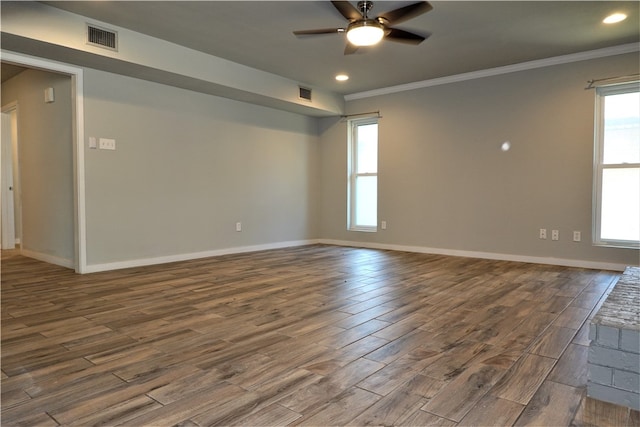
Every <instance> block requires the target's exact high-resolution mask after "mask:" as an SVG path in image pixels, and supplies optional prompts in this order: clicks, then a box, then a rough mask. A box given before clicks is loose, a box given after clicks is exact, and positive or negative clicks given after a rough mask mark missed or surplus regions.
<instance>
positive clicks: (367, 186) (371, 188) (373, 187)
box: [347, 118, 378, 231]
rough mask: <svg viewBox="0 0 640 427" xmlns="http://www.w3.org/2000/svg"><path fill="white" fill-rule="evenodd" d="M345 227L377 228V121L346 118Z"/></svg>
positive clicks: (370, 229) (373, 119) (352, 228)
mask: <svg viewBox="0 0 640 427" xmlns="http://www.w3.org/2000/svg"><path fill="white" fill-rule="evenodd" d="M348 145H349V153H348V159H349V163H348V164H349V184H348V192H347V193H348V197H349V201H348V214H347V227H348V229H349V230H353V231H376V230H377V223H378V120H377V119H376V118H367V119H356V120H350V121H349V137H348Z"/></svg>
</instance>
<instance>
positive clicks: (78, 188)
mask: <svg viewBox="0 0 640 427" xmlns="http://www.w3.org/2000/svg"><path fill="white" fill-rule="evenodd" d="M0 58H1V59H2V61H6V62H11V63H13V64H16V65H22V66H26V67H30V68H36V69H40V70H45V71H54V72H58V73H63V74H68V75H69V76H71V97H72V127H73V165H74V171H73V176H74V183H73V185H74V193H75V194H74V204H75V206H74V210H75V212H74V213H75V218H74V219H75V221H74V222H75V229H74V244H75V250H74V252H75V260H73V261H72V264H73V265H71V266H70V268H74V269H75V271H76V273H84V272H85V268H86V264H87V237H86V216H85V173H84V172H85V171H84V89H83V88H84V80H83V70H82V68H78V67H72V66H70V65H67V64H63V63H60V62H56V61H51V60H48V59H42V58H37V57H34V56H28V55H23V54H18V53H15V52H10V51H6V50H2V51H0ZM23 252H24V250H23ZM27 256H28V255H27ZM32 258H36V257H32ZM54 258H55V257H54ZM37 259H40V258H37ZM52 264H58V263H56V262H53V261H52ZM58 265H62V264H58ZM65 266H66V265H65Z"/></svg>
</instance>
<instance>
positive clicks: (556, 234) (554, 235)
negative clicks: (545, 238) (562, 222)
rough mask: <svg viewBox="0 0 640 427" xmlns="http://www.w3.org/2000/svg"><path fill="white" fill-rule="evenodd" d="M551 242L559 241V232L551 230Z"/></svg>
mask: <svg viewBox="0 0 640 427" xmlns="http://www.w3.org/2000/svg"><path fill="white" fill-rule="evenodd" d="M551 240H560V232H559V231H558V230H551Z"/></svg>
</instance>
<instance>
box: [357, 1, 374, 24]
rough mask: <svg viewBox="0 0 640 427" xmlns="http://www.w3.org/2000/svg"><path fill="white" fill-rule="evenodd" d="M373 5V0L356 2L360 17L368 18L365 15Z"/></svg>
mask: <svg viewBox="0 0 640 427" xmlns="http://www.w3.org/2000/svg"><path fill="white" fill-rule="evenodd" d="M372 7H373V2H372V1H367V0H365V1H359V2H358V9H359V10H360V13H362V17H363V18H364V19H369V17H368V16H367V15H368V13H369V11H370V10H371V8H372Z"/></svg>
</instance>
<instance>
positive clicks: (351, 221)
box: [347, 117, 378, 233]
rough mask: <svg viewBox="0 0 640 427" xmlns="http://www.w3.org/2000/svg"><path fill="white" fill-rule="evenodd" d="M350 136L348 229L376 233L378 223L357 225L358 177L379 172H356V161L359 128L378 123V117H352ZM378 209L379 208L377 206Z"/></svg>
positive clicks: (348, 146)
mask: <svg viewBox="0 0 640 427" xmlns="http://www.w3.org/2000/svg"><path fill="white" fill-rule="evenodd" d="M347 123H348V129H349V131H348V138H347V148H348V152H347V162H348V170H347V175H348V176H347V180H348V185H347V230H349V231H361V232H365V233H375V232H377V231H378V226H377V224H376V225H374V226H365V225H356V218H355V217H356V212H355V205H356V192H355V188H356V179H357V178H358V177H365V176H375V177H377V176H378V173H377V172H376V173H354V172H353V171H354V170H356V162H357V159H358V153H357V150H358V148H357V144H356V141H357V128H358V126H362V125H370V124H378V118H377V117H364V118H358V119H352V120H349V121H348V122H347ZM376 209H377V208H376Z"/></svg>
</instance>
